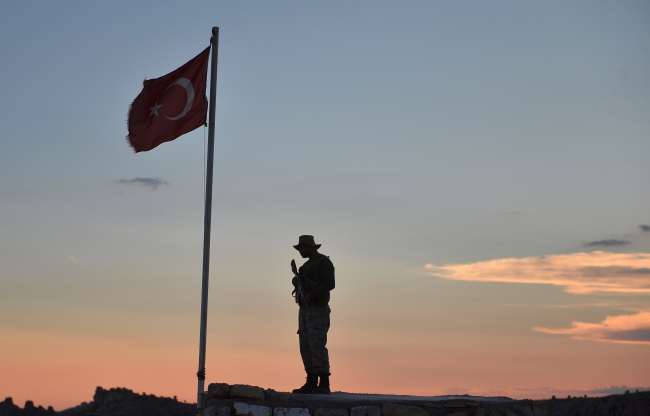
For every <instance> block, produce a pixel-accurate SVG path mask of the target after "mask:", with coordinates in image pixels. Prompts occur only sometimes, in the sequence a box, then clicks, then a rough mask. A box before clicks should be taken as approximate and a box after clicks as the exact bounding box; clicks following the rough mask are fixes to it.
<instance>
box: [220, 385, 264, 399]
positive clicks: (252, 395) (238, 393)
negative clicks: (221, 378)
mask: <svg viewBox="0 0 650 416" xmlns="http://www.w3.org/2000/svg"><path fill="white" fill-rule="evenodd" d="M228 397H231V398H234V397H241V398H243V399H253V400H264V390H262V389H261V388H260V387H256V386H249V385H247V384H233V385H232V386H230V392H229V393H228Z"/></svg>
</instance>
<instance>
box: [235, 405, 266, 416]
mask: <svg viewBox="0 0 650 416" xmlns="http://www.w3.org/2000/svg"><path fill="white" fill-rule="evenodd" d="M234 407H235V415H236V416H271V414H272V413H273V412H272V410H271V408H270V407H266V406H257V405H254V404H248V403H241V402H235V404H234Z"/></svg>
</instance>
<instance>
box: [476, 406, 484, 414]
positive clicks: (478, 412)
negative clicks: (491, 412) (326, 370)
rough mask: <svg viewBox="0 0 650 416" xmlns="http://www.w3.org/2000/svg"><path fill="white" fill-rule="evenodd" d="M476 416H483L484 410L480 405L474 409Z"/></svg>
mask: <svg viewBox="0 0 650 416" xmlns="http://www.w3.org/2000/svg"><path fill="white" fill-rule="evenodd" d="M476 416H485V410H484V409H483V408H482V407H479V408H478V409H476Z"/></svg>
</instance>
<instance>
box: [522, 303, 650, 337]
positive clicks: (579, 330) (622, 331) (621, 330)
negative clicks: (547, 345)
mask: <svg viewBox="0 0 650 416" xmlns="http://www.w3.org/2000/svg"><path fill="white" fill-rule="evenodd" d="M533 329H534V330H535V331H538V332H543V333H545V334H555V335H569V336H570V337H571V338H573V339H582V340H590V341H601V342H617V343H623V344H645V345H650V310H647V311H640V312H638V313H636V314H634V315H617V316H608V317H607V318H605V320H604V321H603V322H601V323H598V324H592V323H588V322H577V321H574V322H572V323H571V328H561V329H552V328H540V327H536V328H533Z"/></svg>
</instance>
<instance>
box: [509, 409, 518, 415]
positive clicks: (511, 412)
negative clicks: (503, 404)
mask: <svg viewBox="0 0 650 416" xmlns="http://www.w3.org/2000/svg"><path fill="white" fill-rule="evenodd" d="M506 416H517V414H516V413H515V412H513V411H512V410H509V409H507V410H506Z"/></svg>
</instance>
